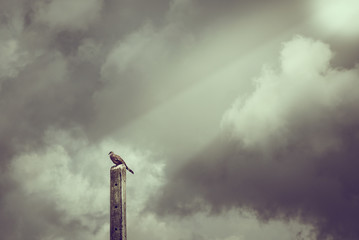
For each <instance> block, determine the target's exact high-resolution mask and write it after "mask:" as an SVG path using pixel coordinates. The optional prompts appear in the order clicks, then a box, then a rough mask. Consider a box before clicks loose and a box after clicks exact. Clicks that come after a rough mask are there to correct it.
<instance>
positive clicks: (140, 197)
mask: <svg viewBox="0 0 359 240" xmlns="http://www.w3.org/2000/svg"><path fill="white" fill-rule="evenodd" d="M305 13H307V12H306V5H305V4H303V1H291V2H290V3H288V1H283V0H281V1H266V3H264V1H207V2H205V1H198V0H194V1H181V0H177V1H168V0H148V1H145V2H144V1H140V0H134V1H116V0H104V1H95V0H91V1H83V0H79V1H59V0H52V1H43V0H31V1H21V0H15V1H10V0H8V1H1V2H0V44H1V45H0V51H1V54H0V85H1V87H0V113H1V117H0V135H1V139H0V158H1V168H0V172H1V177H0V179H1V183H0V193H1V195H0V203H1V205H0V211H1V214H0V216H1V217H0V222H1V233H2V235H3V236H4V238H5V239H15V240H16V239H23V238H25V236H26V238H27V239H41V238H42V239H49V240H50V239H84V238H86V239H101V238H104V237H108V236H107V235H106V234H108V225H106V224H107V223H106V221H107V220H108V217H107V215H106V214H107V210H104V211H105V212H101V211H100V210H99V209H106V205H107V204H108V201H107V200H106V199H105V197H103V196H97V195H96V194H95V193H94V191H99V192H101V193H102V192H105V191H107V190H104V189H107V187H106V186H105V185H106V182H107V180H106V179H104V176H107V174H108V172H107V170H108V169H106V171H102V170H104V166H107V165H106V164H107V161H106V162H102V159H103V156H107V155H106V154H107V153H108V150H109V148H111V149H110V150H113V151H115V152H117V151H119V153H120V154H121V155H123V154H125V155H126V154H127V158H128V159H129V161H130V162H131V161H133V162H132V163H133V164H134V166H133V167H134V169H138V170H139V171H140V173H141V172H142V174H141V176H146V177H144V178H145V179H146V181H147V182H146V181H145V180H143V179H142V178H134V179H136V180H134V179H133V185H132V187H130V186H131V185H129V189H128V191H129V195H131V196H133V199H135V200H134V201H133V204H134V205H132V206H128V207H129V210H131V211H133V214H132V216H133V218H132V219H129V221H130V222H131V221H132V222H131V223H132V224H130V225H129V226H130V229H129V232H131V233H132V234H133V235H132V236H135V234H136V233H137V234H138V235H136V236H137V237H139V238H141V237H146V236H148V238H152V239H159V238H161V237H162V239H170V238H171V239H176V238H175V236H176V237H178V239H181V237H182V236H177V235H179V234H180V233H181V229H182V227H183V226H185V227H186V226H187V227H189V225H191V224H192V223H193V222H192V221H189V223H188V225H186V224H183V225H182V224H181V223H178V224H177V223H174V224H173V225H168V224H164V223H163V221H162V220H161V219H159V218H158V216H153V215H152V218H151V217H148V218H147V217H146V216H145V215H143V212H141V208H143V207H144V202H145V201H146V200H147V198H148V196H149V195H150V193H151V192H154V191H156V189H157V188H158V187H159V186H161V184H166V181H167V180H170V181H171V179H175V178H177V177H178V176H179V175H178V174H179V173H180V172H181V168H182V167H183V165H184V164H185V162H186V163H189V164H190V162H191V161H193V166H196V164H197V161H199V162H200V160H199V159H201V157H200V156H202V155H201V153H200V152H201V150H203V149H206V148H205V146H207V144H208V143H210V142H212V141H213V138H214V136H216V134H217V133H218V131H220V129H219V123H220V121H221V118H222V114H223V113H224V112H225V111H226V109H227V108H228V104H229V103H231V102H232V101H233V100H234V99H235V98H236V96H237V94H238V92H240V94H248V93H250V90H251V89H252V86H251V83H250V79H251V77H252V76H253V74H254V73H256V72H257V70H258V68H259V67H260V66H261V65H262V62H265V61H270V60H269V59H271V58H272V55H273V52H275V51H276V49H277V48H278V45H279V42H280V41H282V39H284V38H287V37H288V35H291V34H292V32H293V31H295V30H296V29H295V28H294V27H295V26H296V24H298V22H300V21H302V20H303V19H302V17H303V16H304V14H305ZM338 45H343V44H338ZM353 46H354V45H353ZM348 48H349V47H348ZM350 48H354V47H350ZM351 53H352V54H353V52H351ZM344 55H345V54H344ZM343 58H345V59H344V60H345V61H348V62H350V63H351V64H353V62H352V59H353V58H350V60H348V58H347V57H346V56H344V57H343ZM350 66H352V65H350ZM334 73H335V74H338V75H340V76H342V74H344V73H345V74H347V75H348V78H349V79H350V78H351V77H350V76H349V75H353V74H354V75H356V73H354V72H353V71H342V72H340V71H339V72H334ZM335 74H334V75H335ZM274 75H275V74H274ZM334 77H335V76H333V78H334ZM346 86H349V85H346V84H344V85H343V89H342V92H343V93H347V94H346V95H347V96H354V95H353V94H348V92H349V91H353V92H355V88H351V89H345V87H346ZM335 89H338V88H337V87H335ZM334 93H338V92H334ZM323 96H324V97H325V96H326V95H323ZM346 100H348V98H346ZM351 102H352V105H351V109H352V111H353V112H355V102H356V99H355V98H353V99H352V101H351ZM349 105H350V101H349V100H348V101H346V102H345V103H343V104H341V105H340V104H339V105H338V107H337V108H334V109H333V111H337V109H338V108H340V109H341V107H343V106H345V109H341V111H342V113H343V114H344V113H347V112H349V110H347V109H349ZM339 106H340V107H339ZM239 107H240V106H237V105H236V106H235V108H239ZM237 110H238V109H237ZM327 111H328V112H327V113H326V114H327V115H326V116H331V115H330V109H327ZM229 115H230V114H228V116H229ZM232 115H234V116H235V115H236V114H232ZM315 116H322V115H320V114H319V113H318V114H317V115H315ZM298 117H299V116H298ZM346 119H347V118H343V119H339V118H338V119H336V121H338V122H339V123H340V124H341V126H345V127H348V126H347V125H348V124H349V122H350V121H349V120H346ZM312 120H313V119H312ZM313 121H315V119H314V120H313ZM225 122H226V121H225V120H223V123H225ZM294 122H300V121H294ZM227 123H228V124H224V125H226V126H227V127H228V128H229V129H232V127H234V126H237V127H236V128H237V130H238V126H239V128H241V127H240V126H241V124H239V125H238V123H237V124H234V122H233V121H232V120H231V121H227ZM332 123H333V122H332ZM350 123H351V122H350ZM332 125H334V124H332ZM332 125H331V124H330V123H328V124H323V127H322V130H321V133H322V135H320V136H319V137H317V136H316V135H314V134H313V135H312V137H313V138H312V141H311V142H310V143H311V144H313V142H315V141H317V142H319V143H317V148H318V149H319V150H320V149H324V150H322V151H323V152H324V153H325V152H326V151H327V149H328V148H329V147H331V146H335V148H334V150H337V151H338V152H341V151H342V148H344V147H345V146H347V145H346V141H340V140H341V138H340V137H337V136H338V134H339V133H338V131H339V130H335V129H337V128H335V129H334V130H333V129H331V126H332ZM291 127H293V126H291ZM294 127H295V129H300V128H301V127H303V126H302V125H299V126H294ZM303 128H305V127H303ZM237 130H236V131H237ZM239 132H241V131H239ZM63 133H66V134H65V136H63ZM237 133H238V131H237ZM301 133H303V136H301ZM304 133H307V132H306V131H303V132H302V131H300V130H297V131H296V133H295V134H298V137H297V138H298V139H301V138H303V139H304V138H308V136H307V135H305V134H304ZM237 135H238V134H237ZM288 136H291V135H290V134H289V135H288ZM326 136H328V137H329V138H327V137H326ZM109 138H113V139H115V140H114V142H115V143H114V142H111V141H110V142H111V143H109V141H108V139H109ZM324 138H325V139H329V140H326V145H324V144H323V141H324V140H323V139H324ZM59 139H60V140H59ZM234 139H235V140H234V142H238V141H239V142H240V141H241V140H240V139H238V138H237V137H235V136H234ZM287 141H288V142H289V143H290V142H291V141H292V140H291V139H288V140H287ZM293 141H294V140H293ZM221 144H222V143H219V145H221ZM126 145H130V146H136V148H137V150H134V149H132V150H128V148H126V147H124V146H126ZM311 146H312V145H311ZM217 147H218V146H214V147H213V148H211V149H208V151H209V152H213V156H216V155H217V154H218V155H221V154H226V153H225V152H223V151H224V150H223V149H225V148H226V147H228V146H227V144H224V143H223V148H222V147H220V148H218V150H216V149H217ZM59 149H60V150H61V149H62V150H61V151H60V150H59ZM117 149H119V150H117ZM143 149H148V151H149V152H151V154H153V155H149V156H147V155H146V154H144V155H145V156H142V154H136V151H138V152H140V153H143V151H145V150H143ZM233 149H236V147H233V148H230V149H229V150H228V151H229V152H228V154H229V155H231V154H230V152H231V150H233ZM251 151H252V150H248V149H246V150H245V151H244V153H243V154H254V153H252V152H251ZM276 151H277V150H276ZM52 152H54V153H55V152H56V153H57V155H56V156H54V155H53V154H52ZM319 153H320V151H318V152H317V154H319ZM194 155H197V156H198V158H194V157H193V156H194ZM139 156H141V157H139ZM203 156H204V155H203ZM213 156H211V157H207V156H206V158H208V159H211V158H213ZM142 157H143V158H142ZM55 158H56V160H57V161H56V162H55V163H53V164H54V166H57V168H58V170H59V171H58V172H55V173H54V172H52V173H53V175H50V174H49V173H47V172H43V171H41V169H44V168H45V166H43V164H45V163H46V164H47V165H51V164H52V161H51V160H52V159H55ZM127 158H126V159H127ZM233 158H235V157H233ZM87 160H88V161H87ZM106 160H107V159H106ZM142 160H143V161H144V162H146V163H145V164H144V163H142V162H141V161H142ZM104 161H105V160H104ZM209 162H211V160H209ZM211 164H212V163H210V164H209V165H208V166H207V167H208V173H211ZM214 164H215V163H213V165H214ZM228 164H229V165H228V166H227V167H231V166H232V165H231V164H233V162H232V161H228ZM164 165H166V166H167V167H166V168H165V169H163V166H164ZM273 166H276V165H275V164H274V165H273ZM273 166H272V165H270V166H269V167H273ZM131 167H132V165H131ZM252 167H253V172H255V171H256V169H255V167H256V166H252ZM21 169H25V170H27V172H26V173H24V174H23V175H24V176H26V177H27V178H28V181H27V182H25V183H23V182H19V181H18V180H17V177H19V176H21V175H22V173H21V171H20V170H21ZM234 169H235V168H234ZM234 169H233V170H234ZM95 170H98V171H95ZM145 170H149V172H146V171H145ZM163 170H165V171H166V174H169V176H172V175H173V176H172V177H169V178H163V176H162V171H163ZM19 171H20V172H19ZM135 172H136V174H137V171H135ZM264 173H265V171H264V170H263V174H264ZM56 174H58V175H59V176H61V177H62V178H63V179H67V181H68V182H71V183H73V184H72V185H71V186H73V189H75V187H76V188H77V189H78V190H79V191H78V192H71V193H70V192H68V189H67V190H66V189H62V188H61V186H59V182H57V181H56V180H57V179H56V178H55V175H56ZM231 174H232V175H231ZM233 175H235V174H234V173H233V172H230V175H228V178H233ZM136 176H137V175H136ZM245 176H246V175H244V176H243V177H245ZM254 176H256V175H254ZM192 177H193V176H192ZM258 178H260V176H258ZM188 180H191V177H189V178H188ZM253 181H254V180H253ZM258 181H260V179H259V180H258ZM308 181H309V180H308ZM47 182H48V183H49V184H52V185H53V186H54V188H50V187H49V186H48V185H47V184H46V183H47ZM144 182H146V183H144ZM61 183H64V182H61ZM176 184H178V185H179V187H180V186H181V181H178V182H177V183H176ZM213 184H214V187H215V183H213ZM89 185H91V186H93V187H94V189H93V190H94V191H90V192H89V193H85V194H84V195H83V193H84V188H86V187H88V186H89ZM165 186H167V185H165ZM168 186H171V182H170V183H169V185H168ZM195 186H196V184H194V185H193V187H195ZM201 187H202V188H203V189H204V190H205V189H206V187H205V184H203V186H201ZM70 189H72V188H70ZM137 189H138V191H137ZM179 189H180V188H179ZM216 189H219V188H216ZM187 190H189V191H192V190H191V189H187ZM34 191H35V192H36V191H38V192H36V193H34ZM200 192H201V191H198V193H200ZM86 194H88V195H86ZM196 194H197V191H196ZM196 194H194V196H195V195H196ZM228 194H229V193H228ZM80 195H83V196H87V197H88V198H93V199H94V203H93V204H95V205H96V204H97V205H96V206H93V205H92V203H89V202H86V204H87V205H91V206H92V207H93V209H92V210H93V211H92V210H90V211H89V212H87V211H85V210H84V209H83V208H81V207H82V206H79V203H78V202H77V200H78V197H79V196H80ZM104 195H107V193H104ZM186 196H187V197H189V195H186V194H183V195H182V196H181V197H186ZM218 196H220V195H218ZM234 196H236V195H234ZM202 197H203V196H198V197H196V198H195V199H196V201H197V202H196V204H197V206H199V207H202V205H201V204H202V203H203V202H206V200H204V199H202ZM211 197H212V196H209V198H208V200H211ZM59 199H61V201H59ZM253 199H254V198H253ZM179 200H181V198H179ZM189 200H190V198H189ZM218 201H219V200H218ZM160 202H161V201H160ZM219 202H220V201H219ZM73 204H74V205H73ZM155 204H156V202H153V205H155ZM183 204H184V205H183V206H190V205H188V204H187V203H185V202H183ZM99 205H101V206H99ZM164 206H166V204H164ZM218 207H220V205H218ZM74 209H76V211H77V212H76V211H75V212H72V211H70V210H74ZM176 209H177V207H174V208H172V209H171V208H170V209H169V211H170V212H171V211H172V212H176ZM203 209H207V205H206V206H205V207H204V208H203ZM193 210H196V209H193ZM197 210H198V209H197ZM225 216H226V215H224V216H222V220H221V221H219V223H218V225H219V226H221V228H222V227H223V229H227V228H225V227H224V226H227V225H228V223H226V220H225V218H226V217H225ZM88 219H92V220H91V221H88ZM204 219H206V217H201V218H199V219H197V220H194V221H198V222H202V221H205V220H204ZM234 219H235V220H233V221H239V220H238V219H236V218H234ZM140 220H143V222H144V226H141V229H140V230H138V231H137V229H135V228H134V227H133V226H135V225H136V224H137V223H138V222H139V221H140ZM152 220H153V222H151V221H152ZM208 221H216V220H208ZM155 223H158V225H155ZM176 224H177V225H176ZM285 224H286V223H285ZM254 225H255V224H254ZM248 226H249V227H248V229H255V230H253V231H257V230H258V229H260V227H258V226H255V227H253V228H251V227H250V226H252V224H249V225H248ZM270 226H272V225H270ZM152 227H157V228H158V231H159V232H163V235H161V234H158V235H156V234H154V235H151V234H150V233H149V231H148V229H149V228H152ZM146 228H147V229H146ZM167 228H169V230H168V231H167V230H166V229H167ZM211 228H213V226H212V227H211ZM208 229H209V228H204V229H203V231H204V232H206V231H209V230H208ZM234 229H235V227H232V228H230V229H229V230H228V231H233V233H232V232H231V233H228V234H225V233H223V234H222V235H221V236H219V235H216V232H211V234H206V233H203V234H202V233H200V234H199V235H201V236H202V235H203V236H206V237H208V236H210V237H212V238H213V239H226V238H229V239H231V237H232V236H238V235H239V233H238V232H236V231H235V230H234ZM273 229H274V228H273ZM281 229H282V230H281V231H283V232H285V230H284V229H285V225H284V227H283V228H281ZM191 231H192V232H196V229H195V228H193V229H192V230H191ZM281 231H279V232H280V233H282V232H281ZM192 232H189V233H188V235H186V236H183V237H182V239H190V238H191V237H192V235H191V234H192ZM234 232H235V233H234ZM264 235H265V234H264ZM279 235H281V234H279ZM193 236H194V237H196V235H193ZM247 236H252V235H251V234H249V233H248V234H246V236H244V237H247ZM273 236H278V235H275V233H273ZM283 236H284V235H283ZM261 237H262V238H263V235H261ZM257 239H260V238H259V237H258V238H257ZM263 239H264V238H263Z"/></svg>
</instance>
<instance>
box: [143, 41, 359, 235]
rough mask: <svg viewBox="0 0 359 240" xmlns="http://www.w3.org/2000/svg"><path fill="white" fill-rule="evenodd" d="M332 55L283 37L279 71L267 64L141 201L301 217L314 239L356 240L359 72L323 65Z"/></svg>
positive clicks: (180, 208)
mask: <svg viewBox="0 0 359 240" xmlns="http://www.w3.org/2000/svg"><path fill="white" fill-rule="evenodd" d="M308 53H310V54H308ZM331 57H332V52H331V51H330V50H329V46H328V45H326V44H323V43H321V42H318V41H313V40H310V39H306V38H301V37H297V38H295V39H293V40H292V41H290V42H288V43H286V44H285V45H284V49H283V50H282V53H281V59H280V61H281V64H280V70H279V71H275V70H272V69H270V68H269V69H268V68H266V69H265V70H264V71H263V74H262V76H261V77H259V78H258V79H257V80H256V89H255V90H254V92H253V93H252V94H250V95H249V96H248V97H247V98H242V97H241V98H239V99H238V100H237V101H236V102H235V103H234V104H233V106H232V107H231V108H230V109H229V110H228V111H227V112H226V114H225V115H224V118H223V122H222V125H223V131H224V133H222V134H221V136H219V137H218V138H217V139H216V140H214V141H213V142H212V143H211V144H210V145H209V146H207V147H206V148H205V149H203V150H202V151H201V152H200V153H199V154H197V155H196V156H195V157H193V158H191V159H190V160H188V161H184V163H183V164H178V165H177V167H176V168H171V165H169V167H168V171H169V174H168V176H167V178H168V182H167V184H166V185H165V186H164V188H163V189H162V191H160V192H158V193H157V194H158V195H157V197H156V198H154V199H152V201H156V202H157V205H155V206H148V207H149V208H151V209H152V210H155V211H156V212H157V213H158V214H160V215H167V214H174V215H182V216H183V215H189V214H193V213H195V212H198V211H209V212H210V213H212V214H218V213H221V212H223V211H225V210H229V209H233V208H235V209H239V210H243V209H246V210H250V211H253V212H254V213H255V214H256V215H257V216H258V218H259V219H262V220H264V221H267V220H270V219H284V220H289V219H299V220H300V221H303V222H305V223H310V224H312V225H313V226H315V227H316V235H317V236H316V237H317V239H326V238H327V237H329V236H331V237H333V238H334V239H347V240H348V239H353V240H354V239H357V238H358V237H359V231H358V229H357V226H356V225H357V222H358V221H359V205H358V203H359V199H358V196H359V188H358V186H357V182H358V181H359V177H358V174H357V171H358V169H359V162H358V156H359V151H358V147H357V146H358V143H359V125H358V120H359V112H358V109H357V104H358V102H359V98H358V96H359V93H358V91H357V90H356V87H355V86H356V82H357V79H358V77H359V70H358V68H355V69H350V70H344V69H342V70H338V69H332V68H331V67H330V66H329V61H330V60H331Z"/></svg>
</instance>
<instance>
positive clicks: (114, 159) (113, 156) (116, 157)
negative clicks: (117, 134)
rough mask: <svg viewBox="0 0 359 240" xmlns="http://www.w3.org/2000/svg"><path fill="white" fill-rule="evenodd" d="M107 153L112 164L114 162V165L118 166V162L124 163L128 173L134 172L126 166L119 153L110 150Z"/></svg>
mask: <svg viewBox="0 0 359 240" xmlns="http://www.w3.org/2000/svg"><path fill="white" fill-rule="evenodd" d="M108 155H110V159H111V161H112V162H113V163H114V164H116V166H118V165H120V164H125V166H126V169H127V170H128V171H129V172H130V173H132V174H134V172H133V171H132V170H131V169H130V168H129V167H127V164H126V163H125V160H123V159H122V157H120V156H119V155H116V154H114V153H113V152H112V151H111V152H110V153H109V154H108Z"/></svg>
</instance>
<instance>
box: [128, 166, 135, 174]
mask: <svg viewBox="0 0 359 240" xmlns="http://www.w3.org/2000/svg"><path fill="white" fill-rule="evenodd" d="M126 169H127V170H128V171H129V172H130V173H132V174H134V172H133V171H132V169H131V168H129V167H127V166H126Z"/></svg>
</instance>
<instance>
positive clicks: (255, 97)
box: [222, 37, 359, 152]
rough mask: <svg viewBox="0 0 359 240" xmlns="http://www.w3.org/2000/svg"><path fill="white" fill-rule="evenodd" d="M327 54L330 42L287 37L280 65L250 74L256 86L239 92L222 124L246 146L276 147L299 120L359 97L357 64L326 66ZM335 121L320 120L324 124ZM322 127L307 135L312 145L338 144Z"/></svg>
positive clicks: (326, 114)
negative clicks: (246, 92) (249, 91)
mask: <svg viewBox="0 0 359 240" xmlns="http://www.w3.org/2000/svg"><path fill="white" fill-rule="evenodd" d="M332 56H333V53H332V52H331V50H330V49H329V46H328V45H327V44H325V43H322V42H320V41H315V40H312V39H307V38H303V37H295V38H294V39H292V40H291V41H289V42H287V43H286V44H284V48H283V50H282V52H281V59H280V69H279V70H274V69H273V68H268V67H267V68H265V69H264V70H263V72H262V75H261V76H260V77H259V78H257V79H256V80H255V83H256V89H255V91H254V92H253V93H252V94H251V95H249V96H248V97H247V98H243V97H239V98H238V99H237V100H236V102H235V103H234V104H233V106H232V107H231V108H230V109H229V110H227V111H226V113H225V115H224V117H223V120H222V126H223V128H224V129H227V130H228V129H229V130H230V131H232V130H233V131H234V133H233V135H234V136H235V138H238V139H240V140H241V141H242V142H243V143H244V145H245V146H247V147H250V146H255V145H259V146H263V147H266V146H271V147H273V146H277V147H280V146H285V144H286V142H287V140H288V138H290V136H291V133H293V132H292V131H295V129H296V128H298V124H297V123H298V122H301V123H300V124H308V125H311V124H313V123H319V122H321V121H322V120H324V119H330V118H335V116H333V115H332V113H333V111H334V110H338V109H340V108H343V107H348V106H349V105H351V103H353V102H354V101H358V100H359V92H358V90H356V89H357V88H356V84H357V78H358V69H352V70H344V69H342V70H339V69H333V68H330V66H329V62H330V60H331V58H332ZM299 120H302V121H299ZM334 121H335V120H334V119H332V120H330V121H326V123H325V124H322V125H320V124H319V126H321V127H323V128H325V127H328V126H329V125H330V123H331V122H334ZM338 121H345V120H344V119H340V120H338ZM328 124H329V125H328ZM321 127H318V128H317V129H316V134H313V137H312V138H311V141H312V146H313V148H315V149H314V150H315V151H319V152H321V151H323V150H325V149H327V148H335V147H339V145H340V142H339V140H338V139H336V138H335V137H334V136H332V135H331V131H330V127H329V128H325V130H323V129H321ZM321 130H323V131H321Z"/></svg>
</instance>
